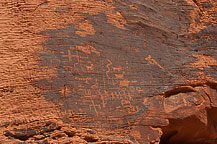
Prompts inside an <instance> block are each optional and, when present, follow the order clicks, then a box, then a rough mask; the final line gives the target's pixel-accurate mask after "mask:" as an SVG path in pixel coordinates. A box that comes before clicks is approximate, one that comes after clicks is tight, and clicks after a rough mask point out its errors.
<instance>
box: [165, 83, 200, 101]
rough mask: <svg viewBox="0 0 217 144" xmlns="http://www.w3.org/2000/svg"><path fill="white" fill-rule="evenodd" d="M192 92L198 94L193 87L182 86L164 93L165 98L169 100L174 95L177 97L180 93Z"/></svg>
mask: <svg viewBox="0 0 217 144" xmlns="http://www.w3.org/2000/svg"><path fill="white" fill-rule="evenodd" d="M190 92H196V91H195V90H194V88H193V87H191V86H181V87H176V88H174V89H171V90H169V91H166V92H164V96H165V97H166V98H167V97H170V96H173V95H177V94H179V93H190Z"/></svg>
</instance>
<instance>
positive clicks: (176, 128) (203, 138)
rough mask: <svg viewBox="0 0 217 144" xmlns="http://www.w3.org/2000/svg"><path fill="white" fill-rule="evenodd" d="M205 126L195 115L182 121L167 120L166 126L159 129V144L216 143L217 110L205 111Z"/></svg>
mask: <svg viewBox="0 0 217 144" xmlns="http://www.w3.org/2000/svg"><path fill="white" fill-rule="evenodd" d="M206 111H207V115H206V116H205V117H204V118H203V119H207V124H204V123H203V122H201V121H200V120H199V119H198V118H197V117H196V116H195V115H193V116H189V117H187V118H184V119H169V124H168V125H167V126H163V127H161V129H162V132H163V135H162V136H161V138H160V144H183V143H185V144H214V143H217V115H216V113H217V108H209V109H206Z"/></svg>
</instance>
